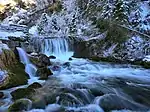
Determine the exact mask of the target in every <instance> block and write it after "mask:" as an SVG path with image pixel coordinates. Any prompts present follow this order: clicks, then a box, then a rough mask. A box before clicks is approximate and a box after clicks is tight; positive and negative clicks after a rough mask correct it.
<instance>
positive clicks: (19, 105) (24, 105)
mask: <svg viewBox="0 0 150 112" xmlns="http://www.w3.org/2000/svg"><path fill="white" fill-rule="evenodd" d="M31 107H32V101H31V100H29V99H19V100H17V101H15V102H14V103H13V104H12V105H11V106H10V107H9V108H8V112H23V111H28V110H30V109H31Z"/></svg>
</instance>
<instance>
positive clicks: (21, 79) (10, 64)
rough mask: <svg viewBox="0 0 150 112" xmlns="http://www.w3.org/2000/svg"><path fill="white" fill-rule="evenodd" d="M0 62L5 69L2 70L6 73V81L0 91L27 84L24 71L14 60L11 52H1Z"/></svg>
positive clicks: (14, 57) (20, 64)
mask: <svg viewBox="0 0 150 112" xmlns="http://www.w3.org/2000/svg"><path fill="white" fill-rule="evenodd" d="M0 62H2V63H3V64H2V63H1V64H2V65H3V66H4V67H5V68H3V70H6V71H7V72H8V74H7V75H8V77H7V80H5V82H4V83H3V84H1V86H0V90H1V89H8V88H11V87H15V86H19V85H25V84H27V82H28V78H29V76H28V74H27V73H25V71H24V69H25V67H24V65H23V64H22V63H20V62H19V60H17V59H16V56H15V54H14V52H13V51H11V50H3V52H2V54H1V55H0ZM1 64H0V65H1ZM0 68H1V67H0Z"/></svg>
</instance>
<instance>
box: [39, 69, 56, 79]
mask: <svg viewBox="0 0 150 112" xmlns="http://www.w3.org/2000/svg"><path fill="white" fill-rule="evenodd" d="M37 74H38V76H40V79H41V80H46V79H48V76H50V75H53V73H52V72H51V70H50V69H49V68H47V67H43V68H39V69H38V70H37Z"/></svg>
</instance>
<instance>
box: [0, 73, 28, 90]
mask: <svg viewBox="0 0 150 112" xmlns="http://www.w3.org/2000/svg"><path fill="white" fill-rule="evenodd" d="M27 82H28V77H27V76H26V75H23V74H19V75H18V74H14V73H11V72H9V73H8V77H7V79H6V80H5V82H4V83H3V84H2V85H1V86H0V90H2V89H8V88H11V87H16V86H19V85H25V84H27Z"/></svg>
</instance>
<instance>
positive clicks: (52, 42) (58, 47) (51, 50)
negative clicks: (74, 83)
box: [41, 38, 73, 60]
mask: <svg viewBox="0 0 150 112" xmlns="http://www.w3.org/2000/svg"><path fill="white" fill-rule="evenodd" d="M41 50H42V53H43V54H46V55H47V56H50V55H53V56H56V57H57V59H61V60H66V59H69V57H71V56H72V55H73V53H72V52H70V51H69V44H68V41H67V40H66V39H65V38H53V39H45V40H44V41H43V43H42V46H41Z"/></svg>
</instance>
